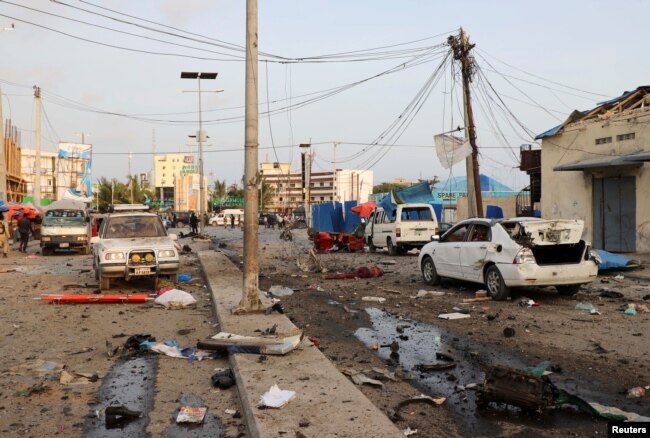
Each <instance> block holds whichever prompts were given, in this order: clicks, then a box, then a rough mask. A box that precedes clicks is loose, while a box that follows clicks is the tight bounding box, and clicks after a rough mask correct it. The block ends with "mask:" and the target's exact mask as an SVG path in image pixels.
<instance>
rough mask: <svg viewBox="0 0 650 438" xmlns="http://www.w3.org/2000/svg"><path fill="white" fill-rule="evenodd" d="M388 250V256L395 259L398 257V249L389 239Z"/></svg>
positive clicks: (387, 242)
mask: <svg viewBox="0 0 650 438" xmlns="http://www.w3.org/2000/svg"><path fill="white" fill-rule="evenodd" d="M386 248H387V249H388V255H389V256H391V257H395V256H396V255H397V247H396V246H395V245H394V244H393V241H392V240H391V238H390V237H389V238H388V240H387V241H386Z"/></svg>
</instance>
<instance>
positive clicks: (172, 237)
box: [169, 233, 178, 240]
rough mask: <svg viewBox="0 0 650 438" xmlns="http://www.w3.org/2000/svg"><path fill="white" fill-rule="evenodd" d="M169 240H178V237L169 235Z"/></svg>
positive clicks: (172, 234)
mask: <svg viewBox="0 0 650 438" xmlns="http://www.w3.org/2000/svg"><path fill="white" fill-rule="evenodd" d="M169 238H170V239H172V240H178V236H177V235H176V234H174V233H170V234H169Z"/></svg>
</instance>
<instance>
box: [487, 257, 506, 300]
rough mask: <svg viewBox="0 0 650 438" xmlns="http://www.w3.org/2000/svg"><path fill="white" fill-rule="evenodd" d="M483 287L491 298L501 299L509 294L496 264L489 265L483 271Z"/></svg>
mask: <svg viewBox="0 0 650 438" xmlns="http://www.w3.org/2000/svg"><path fill="white" fill-rule="evenodd" d="M485 288H486V289H487V291H488V293H489V294H490V296H491V297H492V299H493V300H496V301H503V300H505V299H506V298H508V296H509V295H510V290H509V289H508V287H507V286H506V283H505V282H504V281H503V277H502V276H501V272H499V268H497V267H496V266H494V265H493V266H490V267H489V268H488V270H487V272H486V273H485Z"/></svg>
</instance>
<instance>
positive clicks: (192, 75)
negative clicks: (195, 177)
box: [181, 71, 223, 234]
mask: <svg viewBox="0 0 650 438" xmlns="http://www.w3.org/2000/svg"><path fill="white" fill-rule="evenodd" d="M217 75H218V73H206V72H187V71H184V72H181V79H197V82H198V84H199V91H198V93H199V132H197V133H196V137H197V138H196V139H197V140H198V142H199V204H200V205H199V233H200V234H203V215H204V212H205V193H204V190H205V187H204V185H203V141H204V139H205V133H204V132H203V119H202V118H201V79H217ZM221 91H223V90H217V91H215V92H217V93H218V92H221Z"/></svg>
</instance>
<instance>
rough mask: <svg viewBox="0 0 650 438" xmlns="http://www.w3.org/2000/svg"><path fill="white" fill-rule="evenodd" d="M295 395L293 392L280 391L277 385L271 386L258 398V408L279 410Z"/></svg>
mask: <svg viewBox="0 0 650 438" xmlns="http://www.w3.org/2000/svg"><path fill="white" fill-rule="evenodd" d="M295 395H296V392H295V391H290V390H286V389H280V388H279V387H278V385H273V386H271V388H270V389H269V390H268V391H267V392H265V393H264V394H262V395H261V396H260V401H259V403H258V406H259V407H261V408H281V407H283V406H284V405H286V404H287V403H289V401H290V400H291V399H292V398H293V397H294V396H295Z"/></svg>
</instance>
